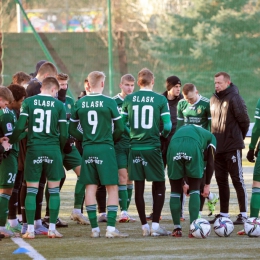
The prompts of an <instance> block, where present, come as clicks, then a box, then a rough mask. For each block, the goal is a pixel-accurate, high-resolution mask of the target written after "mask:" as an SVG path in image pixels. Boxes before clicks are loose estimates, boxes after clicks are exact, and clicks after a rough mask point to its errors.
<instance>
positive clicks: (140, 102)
mask: <svg viewBox="0 0 260 260" xmlns="http://www.w3.org/2000/svg"><path fill="white" fill-rule="evenodd" d="M122 116H123V118H124V121H125V122H127V121H128V122H129V125H130V144H131V147H132V148H134V147H135V148H142V149H143V148H152V147H160V145H161V143H160V120H161V118H163V116H167V118H168V119H167V120H168V121H169V122H170V111H169V105H168V102H167V99H166V98H165V96H163V95H159V94H157V93H155V92H153V91H152V90H146V89H140V90H139V91H137V92H135V93H133V94H130V95H128V96H126V98H125V100H124V103H123V106H122ZM169 127H170V129H171V123H170V125H169ZM167 131H168V129H167Z"/></svg>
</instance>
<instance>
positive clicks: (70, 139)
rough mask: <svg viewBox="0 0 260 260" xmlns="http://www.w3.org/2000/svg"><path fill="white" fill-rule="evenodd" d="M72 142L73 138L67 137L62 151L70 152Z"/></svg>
mask: <svg viewBox="0 0 260 260" xmlns="http://www.w3.org/2000/svg"><path fill="white" fill-rule="evenodd" d="M73 144H74V138H69V139H68V140H67V142H66V144H65V145H64V148H63V152H64V153H65V154H68V153H71V151H72V145H73Z"/></svg>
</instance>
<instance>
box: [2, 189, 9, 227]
mask: <svg viewBox="0 0 260 260" xmlns="http://www.w3.org/2000/svg"><path fill="white" fill-rule="evenodd" d="M10 197H11V196H10V195H7V194H5V193H1V194H0V227H4V226H5V223H6V220H7V215H8V204H9V200H10Z"/></svg>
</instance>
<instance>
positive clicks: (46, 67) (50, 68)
mask: <svg viewBox="0 0 260 260" xmlns="http://www.w3.org/2000/svg"><path fill="white" fill-rule="evenodd" d="M47 73H48V74H49V75H50V76H52V77H54V76H56V75H57V74H58V71H57V68H56V67H55V66H54V64H52V63H51V62H45V63H43V64H42V65H41V67H40V68H39V70H38V73H37V75H38V74H39V75H41V76H43V75H44V74H47Z"/></svg>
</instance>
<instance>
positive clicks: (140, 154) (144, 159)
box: [128, 148, 165, 181]
mask: <svg viewBox="0 0 260 260" xmlns="http://www.w3.org/2000/svg"><path fill="white" fill-rule="evenodd" d="M128 174H129V180H133V181H143V180H147V181H165V174H164V167H163V160H162V153H161V149H160V148H154V149H151V150H132V149H130V152H129V160H128Z"/></svg>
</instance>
